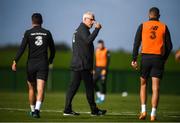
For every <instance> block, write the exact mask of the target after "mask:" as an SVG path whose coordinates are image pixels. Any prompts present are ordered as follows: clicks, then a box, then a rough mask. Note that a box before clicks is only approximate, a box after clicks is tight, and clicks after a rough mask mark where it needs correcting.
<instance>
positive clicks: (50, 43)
mask: <svg viewBox="0 0 180 123" xmlns="http://www.w3.org/2000/svg"><path fill="white" fill-rule="evenodd" d="M49 50H50V56H49V64H52V63H53V60H54V57H55V53H56V49H55V45H54V40H53V37H52V35H51V33H50V32H49Z"/></svg>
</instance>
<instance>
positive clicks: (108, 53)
mask: <svg viewBox="0 0 180 123" xmlns="http://www.w3.org/2000/svg"><path fill="white" fill-rule="evenodd" d="M106 57H107V65H106V69H108V68H109V64H110V57H111V55H110V52H109V51H107V56H106Z"/></svg>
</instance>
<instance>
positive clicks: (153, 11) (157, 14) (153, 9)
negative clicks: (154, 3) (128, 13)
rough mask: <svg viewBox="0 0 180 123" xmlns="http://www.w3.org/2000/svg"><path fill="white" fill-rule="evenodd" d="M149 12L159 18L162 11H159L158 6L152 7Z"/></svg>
mask: <svg viewBox="0 0 180 123" xmlns="http://www.w3.org/2000/svg"><path fill="white" fill-rule="evenodd" d="M149 13H152V14H153V15H154V16H156V17H157V18H159V16H160V11H159V9H158V8H157V7H152V8H150V9H149Z"/></svg>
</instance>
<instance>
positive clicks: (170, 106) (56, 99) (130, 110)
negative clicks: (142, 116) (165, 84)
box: [0, 92, 180, 122]
mask: <svg viewBox="0 0 180 123" xmlns="http://www.w3.org/2000/svg"><path fill="white" fill-rule="evenodd" d="M149 97H150V96H149ZM64 98H65V95H64V93H57V92H56V93H46V99H45V102H44V104H43V106H42V112H41V118H40V119H34V118H31V117H30V116H29V115H28V111H29V106H28V102H27V99H28V97H27V93H22V92H18V93H11V92H0V99H1V100H0V121H17V122H18V121H22V122H25V121H31V122H40V121H48V122H53V121H57V122H58V121H60V122H61V121H62V122H67V121H69V122H71V121H74V122H80V121H81V122H88V121H90V122H120V121H128V122H131V121H140V120H138V119H137V114H138V112H139V97H138V95H134V94H129V95H128V96H127V97H121V95H120V94H108V96H107V99H106V102H105V103H104V104H102V105H99V107H100V108H105V109H107V110H108V112H107V115H106V116H99V117H92V116H90V114H89V111H90V110H89V107H88V104H87V101H86V97H85V94H82V93H78V94H77V95H76V96H75V98H74V101H73V105H74V110H75V111H77V112H80V113H81V115H80V116H77V117H67V116H66V117H65V116H63V115H62V111H63V106H64ZM148 102H149V103H148V107H149V106H150V100H148ZM179 104H180V96H178V95H161V98H160V104H159V108H158V119H157V121H158V122H160V121H177V122H180V105H179ZM149 112H150V107H149V108H148V113H149ZM145 121H149V117H147V119H146V120H145Z"/></svg>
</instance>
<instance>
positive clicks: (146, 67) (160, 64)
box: [140, 55, 164, 79]
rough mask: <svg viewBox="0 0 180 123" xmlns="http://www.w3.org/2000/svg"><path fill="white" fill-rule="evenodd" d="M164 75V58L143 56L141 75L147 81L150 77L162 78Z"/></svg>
mask: <svg viewBox="0 0 180 123" xmlns="http://www.w3.org/2000/svg"><path fill="white" fill-rule="evenodd" d="M163 73H164V60H163V59H162V57H152V56H148V55H147V56H142V59H141V66H140V74H141V77H142V78H144V79H147V78H148V77H149V76H150V77H157V78H159V79H161V78H162V76H163Z"/></svg>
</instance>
